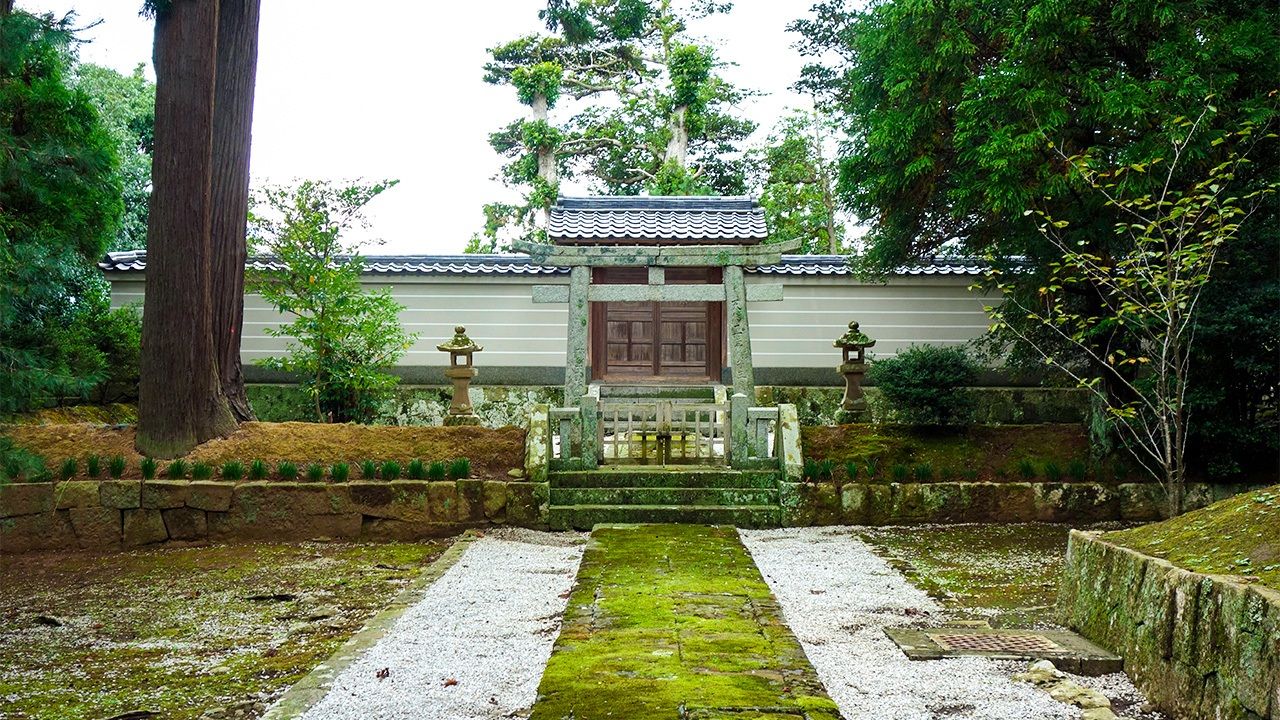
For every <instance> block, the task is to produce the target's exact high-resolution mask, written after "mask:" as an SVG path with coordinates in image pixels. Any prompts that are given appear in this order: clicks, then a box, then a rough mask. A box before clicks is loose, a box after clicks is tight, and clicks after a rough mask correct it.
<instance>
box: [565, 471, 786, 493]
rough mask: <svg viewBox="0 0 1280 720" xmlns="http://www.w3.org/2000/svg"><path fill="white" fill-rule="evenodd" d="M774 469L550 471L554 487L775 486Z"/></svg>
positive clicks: (775, 473)
mask: <svg viewBox="0 0 1280 720" xmlns="http://www.w3.org/2000/svg"><path fill="white" fill-rule="evenodd" d="M778 475H779V473H778V471H776V470H729V469H726V468H696V467H685V468H680V469H674V468H673V467H672V466H667V467H648V466H620V467H606V468H601V469H599V470H574V471H563V470H555V471H552V472H551V473H550V474H549V479H550V481H551V487H553V488H557V487H562V488H606V487H616V488H626V487H630V488H640V487H657V488H768V489H774V488H777V487H778Z"/></svg>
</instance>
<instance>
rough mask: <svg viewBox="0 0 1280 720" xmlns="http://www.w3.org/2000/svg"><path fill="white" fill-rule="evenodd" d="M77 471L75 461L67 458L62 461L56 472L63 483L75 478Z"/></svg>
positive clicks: (77, 466)
mask: <svg viewBox="0 0 1280 720" xmlns="http://www.w3.org/2000/svg"><path fill="white" fill-rule="evenodd" d="M78 470H79V465H78V464H77V463H76V459H75V458H73V457H69V458H67V459H66V460H63V461H62V467H61V468H60V469H59V470H58V478H59V479H61V480H64V481H65V480H70V479H71V478H73V477H75V476H76V472H77V471H78Z"/></svg>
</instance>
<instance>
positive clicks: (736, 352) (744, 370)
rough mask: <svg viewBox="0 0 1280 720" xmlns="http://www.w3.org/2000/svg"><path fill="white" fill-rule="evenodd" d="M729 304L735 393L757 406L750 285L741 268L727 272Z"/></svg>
mask: <svg viewBox="0 0 1280 720" xmlns="http://www.w3.org/2000/svg"><path fill="white" fill-rule="evenodd" d="M724 288H725V303H726V307H727V310H728V313H727V314H728V316H729V367H730V368H731V369H732V372H733V391H734V392H735V393H742V394H743V395H746V396H747V398H748V400H750V401H751V402H755V396H756V374H755V369H754V368H753V367H752V365H751V329H750V326H749V325H748V323H747V284H746V280H745V279H744V278H743V274H742V266H741V265H728V266H726V267H725V269H724Z"/></svg>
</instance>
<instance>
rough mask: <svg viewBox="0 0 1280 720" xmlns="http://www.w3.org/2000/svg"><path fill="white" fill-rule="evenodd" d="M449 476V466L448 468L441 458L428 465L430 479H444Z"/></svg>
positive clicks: (428, 477)
mask: <svg viewBox="0 0 1280 720" xmlns="http://www.w3.org/2000/svg"><path fill="white" fill-rule="evenodd" d="M448 476H449V470H448V468H446V467H445V464H444V463H443V462H441V461H439V460H437V461H435V462H433V463H431V464H430V465H429V466H427V479H428V480H444V479H445V478H446V477H448Z"/></svg>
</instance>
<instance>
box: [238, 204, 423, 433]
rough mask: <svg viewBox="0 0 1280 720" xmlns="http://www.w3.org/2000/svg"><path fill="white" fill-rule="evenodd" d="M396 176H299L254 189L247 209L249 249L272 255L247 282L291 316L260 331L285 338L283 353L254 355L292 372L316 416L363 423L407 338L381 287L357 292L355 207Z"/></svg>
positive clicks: (358, 210) (396, 308) (358, 219)
mask: <svg viewBox="0 0 1280 720" xmlns="http://www.w3.org/2000/svg"><path fill="white" fill-rule="evenodd" d="M395 184H396V181H394V180H389V181H384V182H379V183H374V184H369V185H366V184H361V183H353V184H349V185H336V184H334V183H330V182H325V181H313V180H307V181H303V182H301V183H299V184H298V185H296V186H294V187H274V188H268V189H266V190H263V191H262V192H261V193H259V195H258V196H257V197H256V198H255V201H254V209H253V212H252V214H251V217H250V228H251V235H252V237H253V241H254V250H255V252H258V253H261V254H262V255H264V256H265V259H268V260H269V261H270V263H271V268H270V269H268V270H264V271H260V272H255V273H252V274H251V277H250V287H251V288H252V289H253V290H254V291H255V292H257V293H259V294H261V295H262V297H263V298H264V299H266V300H267V302H269V303H271V304H272V305H273V306H275V308H276V309H277V310H279V311H280V312H282V313H286V314H287V315H290V316H292V318H293V319H292V320H290V321H289V322H287V323H285V324H283V325H281V326H280V327H279V328H275V329H270V330H268V331H267V332H268V333H270V334H271V335H274V336H276V337H283V338H288V339H289V346H288V354H287V355H286V356H284V357H276V358H268V359H266V360H263V361H261V364H262V365H264V366H265V367H268V368H272V369H275V370H282V371H285V372H288V373H292V374H295V375H297V376H298V377H299V378H300V380H301V383H302V386H303V388H305V389H306V390H307V391H308V393H310V395H311V397H312V399H313V402H314V404H315V410H316V418H317V420H319V421H320V422H348V421H361V422H366V421H368V420H370V419H371V418H372V417H373V414H374V412H375V410H376V409H377V404H378V402H379V401H380V400H381V399H383V398H384V397H385V396H386V395H387V394H388V393H389V392H390V390H391V389H392V388H394V387H395V384H396V377H395V376H394V375H390V374H388V373H386V372H385V369H386V368H388V367H390V366H392V365H394V364H395V362H396V361H397V360H398V359H399V358H400V357H401V356H402V355H403V354H404V353H405V351H406V350H408V349H409V347H410V346H411V345H412V344H413V342H414V340H416V338H417V336H416V335H411V334H407V333H405V331H404V328H402V327H401V325H400V318H399V313H400V311H401V310H403V309H404V307H403V306H402V305H400V304H399V303H397V302H396V301H395V300H394V299H392V297H391V294H390V292H389V291H387V290H379V291H375V292H365V291H363V289H362V288H361V285H360V274H361V270H362V268H363V267H364V262H363V259H362V258H361V257H360V255H359V252H358V251H359V248H360V245H359V244H351V243H347V242H345V241H344V237H343V236H344V234H345V233H346V232H347V231H349V230H350V229H352V228H353V227H356V226H359V225H362V224H363V222H364V220H363V216H362V212H363V209H364V206H365V205H367V204H368V203H369V202H370V201H371V200H373V199H374V198H375V197H377V196H378V195H379V194H381V193H382V192H383V191H385V190H387V189H389V188H391V187H393V186H394V185H395Z"/></svg>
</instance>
